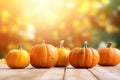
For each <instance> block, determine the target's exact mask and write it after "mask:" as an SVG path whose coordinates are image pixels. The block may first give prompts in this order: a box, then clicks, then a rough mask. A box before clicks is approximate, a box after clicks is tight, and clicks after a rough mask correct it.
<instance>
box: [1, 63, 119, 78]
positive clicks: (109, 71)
mask: <svg viewBox="0 0 120 80" xmlns="http://www.w3.org/2000/svg"><path fill="white" fill-rule="evenodd" d="M0 80H120V64H119V65H116V66H99V65H97V66H95V67H93V68H88V69H86V68H78V69H75V68H73V67H72V66H68V67H51V68H34V67H32V66H31V65H29V66H28V67H26V68H25V69H10V68H9V67H8V66H7V65H6V64H0Z"/></svg>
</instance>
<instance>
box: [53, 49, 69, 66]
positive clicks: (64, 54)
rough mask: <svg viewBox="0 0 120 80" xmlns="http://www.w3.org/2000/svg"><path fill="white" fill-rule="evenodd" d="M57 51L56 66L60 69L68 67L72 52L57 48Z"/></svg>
mask: <svg viewBox="0 0 120 80" xmlns="http://www.w3.org/2000/svg"><path fill="white" fill-rule="evenodd" d="M57 51H58V60H57V62H56V64H55V66H58V67H66V66H68V65H69V53H70V50H69V49H67V48H57Z"/></svg>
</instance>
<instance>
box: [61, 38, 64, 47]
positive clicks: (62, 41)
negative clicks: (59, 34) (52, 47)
mask: <svg viewBox="0 0 120 80" xmlns="http://www.w3.org/2000/svg"><path fill="white" fill-rule="evenodd" d="M63 43H64V40H61V41H60V48H63Z"/></svg>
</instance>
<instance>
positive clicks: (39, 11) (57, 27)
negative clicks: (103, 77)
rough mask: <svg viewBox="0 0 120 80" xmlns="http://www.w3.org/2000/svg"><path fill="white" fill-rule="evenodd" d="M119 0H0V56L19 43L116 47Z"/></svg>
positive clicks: (119, 39) (119, 38)
mask: <svg viewBox="0 0 120 80" xmlns="http://www.w3.org/2000/svg"><path fill="white" fill-rule="evenodd" d="M119 27H120V0H0V58H2V57H4V55H5V54H6V53H7V52H8V50H10V49H13V48H17V45H18V44H19V43H22V44H23V47H24V49H27V50H29V49H30V48H31V47H32V46H33V45H34V44H37V43H40V42H41V40H43V39H44V40H46V43H51V44H53V45H54V46H59V42H60V40H65V44H64V46H65V47H69V48H71V49H72V48H73V47H76V46H81V45H82V43H83V41H85V40H88V41H89V42H88V46H91V47H93V48H96V49H97V48H99V47H105V45H106V43H107V42H108V41H112V42H113V47H117V48H120V31H119V30H120V28H119Z"/></svg>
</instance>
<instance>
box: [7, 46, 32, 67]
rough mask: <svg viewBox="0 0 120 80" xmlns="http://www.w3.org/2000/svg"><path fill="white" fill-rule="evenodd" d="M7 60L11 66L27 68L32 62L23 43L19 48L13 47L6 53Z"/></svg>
mask: <svg viewBox="0 0 120 80" xmlns="http://www.w3.org/2000/svg"><path fill="white" fill-rule="evenodd" d="M5 59H6V62H7V65H8V66H9V67H10V68H16V69H17V68H25V67H27V66H28V65H29V63H30V55H29V53H28V52H27V51H26V50H24V49H22V45H21V44H19V47H18V49H12V50H10V51H9V52H8V54H7V55H6V58H5Z"/></svg>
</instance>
